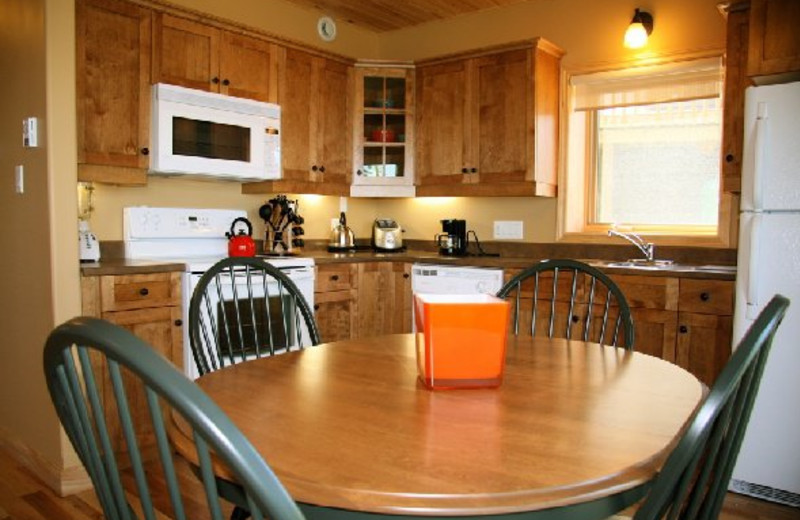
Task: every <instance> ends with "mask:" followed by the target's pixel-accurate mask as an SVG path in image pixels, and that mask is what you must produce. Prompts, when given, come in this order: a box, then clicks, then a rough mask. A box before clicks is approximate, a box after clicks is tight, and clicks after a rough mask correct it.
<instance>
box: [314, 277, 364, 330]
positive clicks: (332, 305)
mask: <svg viewBox="0 0 800 520" xmlns="http://www.w3.org/2000/svg"><path fill="white" fill-rule="evenodd" d="M356 298H357V293H356V290H355V289H348V290H343V291H330V292H321V293H314V317H315V319H316V320H317V327H318V328H319V335H320V338H321V340H322V342H323V343H328V342H331V341H340V340H345V339H351V338H354V337H355V324H356V301H357V300H356Z"/></svg>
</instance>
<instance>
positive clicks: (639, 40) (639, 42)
mask: <svg viewBox="0 0 800 520" xmlns="http://www.w3.org/2000/svg"><path fill="white" fill-rule="evenodd" d="M652 32H653V16H652V15H651V14H650V13H648V12H645V11H640V10H639V9H636V11H635V12H634V13H633V19H632V20H631V24H630V25H629V26H628V30H627V31H625V47H628V48H629V49H638V48H640V47H644V46H645V44H646V43H647V37H648V36H649V35H650V33H652Z"/></svg>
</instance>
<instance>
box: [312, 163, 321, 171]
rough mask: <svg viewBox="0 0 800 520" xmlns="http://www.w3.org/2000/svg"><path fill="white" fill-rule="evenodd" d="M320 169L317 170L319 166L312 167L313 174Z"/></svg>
mask: <svg viewBox="0 0 800 520" xmlns="http://www.w3.org/2000/svg"><path fill="white" fill-rule="evenodd" d="M318 169H319V168H317V165H316V164H315V165H313V166H312V167H311V171H312V172H315V171H317V170H318Z"/></svg>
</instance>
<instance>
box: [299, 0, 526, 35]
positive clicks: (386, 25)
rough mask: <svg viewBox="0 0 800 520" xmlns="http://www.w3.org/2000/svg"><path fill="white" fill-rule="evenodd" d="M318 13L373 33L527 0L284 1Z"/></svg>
mask: <svg viewBox="0 0 800 520" xmlns="http://www.w3.org/2000/svg"><path fill="white" fill-rule="evenodd" d="M288 1H289V2H291V3H293V4H295V5H299V6H302V7H307V8H311V9H316V10H319V11H321V12H323V13H325V14H327V15H330V16H333V17H334V18H335V19H337V20H339V21H346V22H351V23H353V24H355V25H358V26H361V27H365V28H367V29H371V30H373V31H377V32H383V31H392V30H396V29H402V28H405V27H413V26H415V25H419V24H423V23H427V22H432V21H435V20H444V19H447V18H452V17H455V16H459V15H462V14H467V13H472V12H475V11H483V10H486V9H493V8H496V7H503V6H509V5H513V4H518V3H521V2H524V1H528V0H288Z"/></svg>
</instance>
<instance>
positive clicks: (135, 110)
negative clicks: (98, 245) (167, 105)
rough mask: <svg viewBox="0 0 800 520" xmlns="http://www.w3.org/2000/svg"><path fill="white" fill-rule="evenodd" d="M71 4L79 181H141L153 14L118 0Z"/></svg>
mask: <svg viewBox="0 0 800 520" xmlns="http://www.w3.org/2000/svg"><path fill="white" fill-rule="evenodd" d="M75 7H76V32H77V34H76V46H77V48H76V57H77V70H78V74H77V115H78V180H80V181H99V182H111V183H115V184H144V183H145V182H146V170H147V167H148V165H149V161H148V156H147V153H148V149H147V147H148V146H149V139H150V41H151V30H152V12H151V11H150V10H149V9H146V8H143V7H139V6H137V5H134V4H131V3H128V2H122V1H117V0H78V1H77V2H76V3H75Z"/></svg>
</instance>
